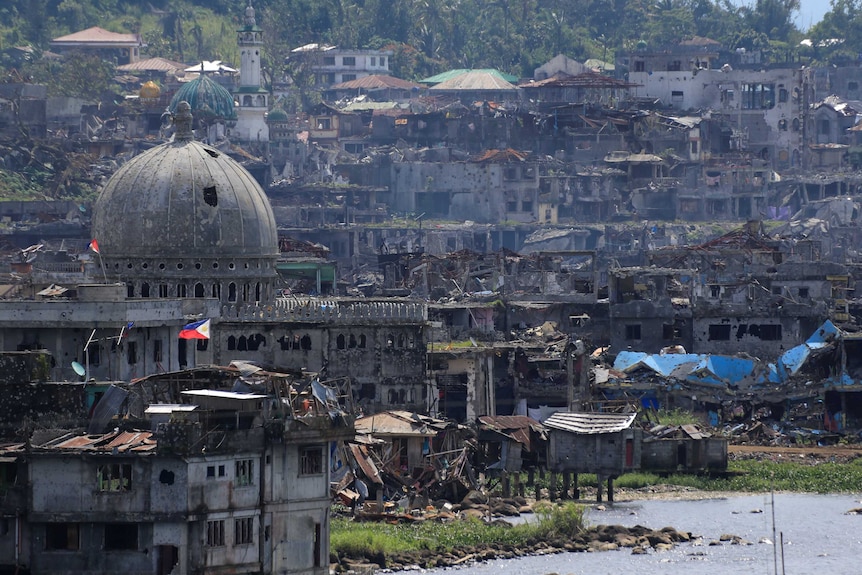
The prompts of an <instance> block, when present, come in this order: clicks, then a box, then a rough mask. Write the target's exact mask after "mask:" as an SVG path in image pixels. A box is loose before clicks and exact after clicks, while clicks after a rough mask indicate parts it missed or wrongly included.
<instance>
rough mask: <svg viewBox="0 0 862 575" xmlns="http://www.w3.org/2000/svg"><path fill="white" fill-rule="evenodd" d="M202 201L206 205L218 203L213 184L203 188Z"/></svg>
mask: <svg viewBox="0 0 862 575" xmlns="http://www.w3.org/2000/svg"><path fill="white" fill-rule="evenodd" d="M204 201H205V202H206V203H207V205H208V206H213V207H215V206H217V205H218V195H217V194H216V189H215V186H208V187H206V188H204Z"/></svg>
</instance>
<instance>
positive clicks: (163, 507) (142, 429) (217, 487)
mask: <svg viewBox="0 0 862 575" xmlns="http://www.w3.org/2000/svg"><path fill="white" fill-rule="evenodd" d="M210 375H215V377H212V378H210V377H209V376H210ZM239 379H241V380H242V382H243V384H244V385H245V386H248V387H249V388H250V389H251V390H250V391H243V392H237V391H229V390H226V389H224V388H223V387H222V385H223V382H226V383H227V384H228V385H232V382H234V381H235V380H236V381H239ZM220 382H222V383H220ZM165 383H169V385H164V384H165ZM294 383H295V382H294V381H292V380H291V378H289V377H287V376H285V375H284V374H272V373H266V372H262V371H256V372H251V373H250V372H247V371H245V372H243V371H240V370H237V369H232V368H223V369H221V370H216V371H215V372H213V373H210V374H207V373H197V374H194V373H187V374H186V378H185V380H184V381H181V378H180V377H179V374H173V375H171V376H170V377H169V378H168V379H166V380H163V381H160V380H159V378H153V379H148V380H146V381H143V382H139V383H137V384H133V385H131V386H126V387H125V389H126V390H127V391H128V392H130V393H129V395H128V397H129V398H130V400H129V401H128V402H120V403H118V404H115V407H116V408H117V409H118V411H120V412H122V414H123V416H124V417H123V418H122V419H124V420H125V421H124V423H123V425H122V429H114V430H113V431H110V432H104V431H100V430H99V429H98V428H99V427H100V423H101V424H105V423H106V422H107V424H108V426H111V425H114V424H116V423H117V420H116V419H114V420H113V422H112V421H111V418H110V417H109V418H108V419H106V420H100V419H99V418H98V417H94V418H93V419H91V421H90V429H89V430H88V433H86V434H82V433H80V432H76V431H74V430H69V431H64V430H40V431H37V432H36V433H34V434H33V435H32V437H29V438H28V441H27V442H26V446H25V445H23V444H12V443H7V444H4V445H3V447H2V449H0V453H2V457H3V461H4V462H8V463H6V464H4V465H5V467H4V483H5V484H6V485H7V488H8V490H9V492H10V493H12V494H14V495H15V497H6V498H4V500H3V501H2V503H0V510H2V511H0V512H2V515H3V518H4V521H7V522H9V523H11V524H13V525H12V527H11V528H10V531H9V532H10V533H15V537H14V538H11V537H0V542H3V541H4V540H7V539H14V544H12V545H0V564H2V565H3V566H4V567H8V568H9V569H15V570H26V571H27V572H29V573H33V574H37V573H133V574H138V573H141V574H142V573H148V574H152V573H156V574H163V575H168V574H170V573H174V574H191V573H201V574H204V573H221V572H223V571H224V569H226V568H228V567H229V568H230V569H231V570H232V571H233V572H240V573H251V572H253V573H285V574H286V573H297V574H300V573H302V574H309V575H315V574H316V575H320V574H323V573H326V572H328V569H329V562H328V551H327V549H328V546H329V538H328V534H329V529H328V521H329V519H328V513H329V470H330V466H329V464H328V456H329V442H333V441H339V440H346V439H349V438H351V437H352V436H353V424H352V421H353V416H352V412H351V411H350V405H351V404H350V401H349V395H347V394H344V390H343V389H342V390H337V389H335V388H328V387H326V386H323V385H322V384H321V383H320V382H316V381H315V382H314V383H312V384H311V388H308V387H307V386H306V389H305V390H303V391H301V386H298V385H297V386H294V385H293V384H294ZM296 383H299V382H296ZM306 384H307V382H306ZM154 395H159V396H161V397H162V398H164V399H167V400H169V401H171V403H146V402H142V401H141V399H142V398H145V397H153V396H154ZM131 398H135V399H134V400H132V399H131ZM281 398H284V399H281ZM13 464H14V467H13ZM23 501H26V504H23V505H22V502H23Z"/></svg>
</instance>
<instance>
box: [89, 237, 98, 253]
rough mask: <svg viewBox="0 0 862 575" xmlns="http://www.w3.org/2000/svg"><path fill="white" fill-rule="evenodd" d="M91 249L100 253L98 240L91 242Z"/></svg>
mask: <svg viewBox="0 0 862 575" xmlns="http://www.w3.org/2000/svg"><path fill="white" fill-rule="evenodd" d="M90 249H91V250H93V251H94V252H96V253H99V242H97V241H96V240H93V241H92V242H90Z"/></svg>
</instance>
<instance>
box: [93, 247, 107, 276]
mask: <svg viewBox="0 0 862 575" xmlns="http://www.w3.org/2000/svg"><path fill="white" fill-rule="evenodd" d="M96 254H97V255H98V256H99V267H101V268H102V277H103V278H104V279H105V284H107V283H108V273H107V272H106V271H105V262H104V261H103V260H102V252H96Z"/></svg>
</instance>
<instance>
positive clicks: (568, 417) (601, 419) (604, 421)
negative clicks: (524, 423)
mask: <svg viewBox="0 0 862 575" xmlns="http://www.w3.org/2000/svg"><path fill="white" fill-rule="evenodd" d="M636 416H637V414H636V413H555V414H554V415H552V416H551V417H549V418H548V419H546V420H545V427H547V428H550V429H558V430H560V431H568V432H570V433H616V432H618V431H623V430H624V429H628V428H629V427H631V425H632V423H634V420H635V417H636Z"/></svg>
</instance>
